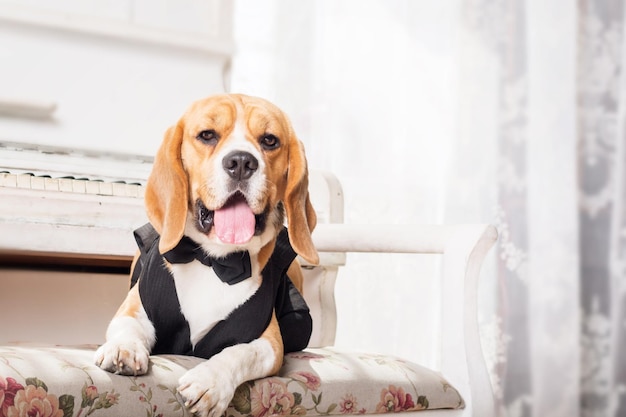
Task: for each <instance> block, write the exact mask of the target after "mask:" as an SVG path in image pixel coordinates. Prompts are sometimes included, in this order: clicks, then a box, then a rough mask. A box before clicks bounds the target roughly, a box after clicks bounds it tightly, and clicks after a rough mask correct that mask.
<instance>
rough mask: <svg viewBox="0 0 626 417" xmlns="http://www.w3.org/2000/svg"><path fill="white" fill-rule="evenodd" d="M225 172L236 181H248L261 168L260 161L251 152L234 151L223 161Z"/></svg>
mask: <svg viewBox="0 0 626 417" xmlns="http://www.w3.org/2000/svg"><path fill="white" fill-rule="evenodd" d="M222 166H223V167H224V170H225V171H226V172H227V173H228V175H230V177H231V178H232V179H235V180H238V181H240V180H247V179H248V178H250V177H251V176H252V174H254V173H255V171H256V170H257V169H258V168H259V161H258V160H257V159H256V158H255V157H254V155H252V154H251V153H249V152H242V151H234V152H231V153H229V154H228V155H226V156H225V157H224V159H223V160H222Z"/></svg>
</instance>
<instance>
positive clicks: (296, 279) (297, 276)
mask: <svg viewBox="0 0 626 417" xmlns="http://www.w3.org/2000/svg"><path fill="white" fill-rule="evenodd" d="M287 276H288V277H289V279H290V280H291V282H293V285H294V286H295V287H296V288H297V289H298V291H300V294H303V295H304V275H302V268H301V267H300V262H298V260H297V259H296V260H294V261H293V262H292V263H291V265H289V269H287Z"/></svg>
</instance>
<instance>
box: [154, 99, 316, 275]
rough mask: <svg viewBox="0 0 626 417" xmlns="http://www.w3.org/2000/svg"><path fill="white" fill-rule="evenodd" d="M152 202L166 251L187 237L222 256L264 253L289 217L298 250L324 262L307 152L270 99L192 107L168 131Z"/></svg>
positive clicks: (159, 154)
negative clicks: (317, 242) (316, 242)
mask: <svg viewBox="0 0 626 417" xmlns="http://www.w3.org/2000/svg"><path fill="white" fill-rule="evenodd" d="M145 201H146V208H147V212H148V217H149V219H150V222H151V223H152V225H153V226H154V227H155V229H156V230H157V231H158V232H159V233H160V234H161V241H160V244H159V251H160V252H161V253H165V252H167V251H168V250H170V249H172V248H173V247H175V246H176V245H177V244H178V242H179V241H180V240H181V238H182V236H183V235H187V236H189V237H191V238H192V239H193V240H195V241H196V242H198V243H200V244H201V245H202V246H203V248H204V249H205V250H207V251H208V252H210V253H211V254H212V255H214V256H223V255H226V254H228V253H231V252H235V251H240V250H248V251H250V252H251V253H258V252H259V251H260V250H261V249H262V248H263V247H264V246H266V245H267V244H268V243H270V242H272V241H273V239H274V238H275V237H276V235H277V233H278V231H279V230H280V228H281V227H282V224H283V221H284V213H285V212H286V215H287V222H288V232H289V240H290V242H291V245H292V246H293V248H294V250H295V251H296V252H297V253H298V254H299V255H301V256H302V257H303V258H304V259H306V260H307V261H309V262H312V263H317V262H318V254H317V251H316V250H315V247H314V246H313V243H312V241H311V232H312V231H313V228H314V227H315V224H316V216H315V211H314V210H313V207H312V206H311V202H310V200H309V193H308V171H307V164H306V159H305V156H304V148H303V146H302V143H301V142H300V141H299V140H298V138H297V137H296V135H295V134H294V132H293V128H292V127H291V124H290V122H289V120H288V119H287V117H286V116H285V114H284V113H283V112H282V111H281V110H280V109H278V108H277V107H276V106H274V105H273V104H271V103H269V102H268V101H266V100H263V99H260V98H256V97H248V96H244V95H220V96H213V97H209V98H207V99H204V100H200V101H197V102H195V103H194V104H192V106H191V107H190V108H189V110H188V111H187V112H186V113H185V114H184V115H183V117H182V118H181V119H180V120H179V121H178V123H177V124H176V125H175V126H172V127H171V128H169V129H168V131H167V132H166V133H165V138H164V140H163V143H162V144H161V147H160V149H159V151H158V152H157V155H156V157H155V161H154V166H153V169H152V173H151V174H150V177H149V178H148V182H147V185H146V195H145Z"/></svg>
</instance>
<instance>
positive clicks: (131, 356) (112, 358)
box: [96, 306, 156, 375]
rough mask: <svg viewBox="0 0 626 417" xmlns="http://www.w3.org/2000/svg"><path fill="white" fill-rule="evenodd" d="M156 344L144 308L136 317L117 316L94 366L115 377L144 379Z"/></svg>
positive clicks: (98, 351)
mask: <svg viewBox="0 0 626 417" xmlns="http://www.w3.org/2000/svg"><path fill="white" fill-rule="evenodd" d="M155 340H156V339H155V332H154V326H153V325H152V322H151V321H150V319H149V318H148V315H147V314H146V311H145V310H144V308H143V306H141V307H140V309H139V311H138V312H137V315H136V316H135V317H129V316H116V317H114V318H113V320H111V322H110V323H109V327H108V328H107V332H106V343H105V344H103V345H102V346H100V347H99V348H98V350H97V351H96V364H97V365H98V366H100V367H101V368H102V369H106V370H108V371H111V372H115V373H123V374H129V373H132V374H134V375H143V374H145V373H146V372H147V371H148V362H149V355H150V349H152V346H154V342H155Z"/></svg>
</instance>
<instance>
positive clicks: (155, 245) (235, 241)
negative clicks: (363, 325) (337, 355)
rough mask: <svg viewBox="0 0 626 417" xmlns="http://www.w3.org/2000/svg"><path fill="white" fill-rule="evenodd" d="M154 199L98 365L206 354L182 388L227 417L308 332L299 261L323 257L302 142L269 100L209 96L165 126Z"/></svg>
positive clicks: (148, 198) (127, 371)
mask: <svg viewBox="0 0 626 417" xmlns="http://www.w3.org/2000/svg"><path fill="white" fill-rule="evenodd" d="M145 204H146V211H147V215H148V219H149V221H150V223H149V224H148V225H146V226H144V227H142V228H140V229H138V230H137V231H135V238H136V240H137V243H138V245H139V248H140V251H139V252H138V254H137V255H136V256H135V259H134V261H133V266H132V280H131V285H132V287H131V289H130V291H129V293H128V295H127V297H126V299H125V300H124V302H123V303H122V305H121V306H120V308H119V310H118V311H117V313H116V315H115V316H114V318H113V319H112V321H111V322H110V324H109V326H108V329H107V332H106V342H105V343H104V344H103V345H102V346H101V347H100V348H99V349H98V350H97V352H96V356H95V362H96V364H97V365H98V366H100V367H101V368H103V369H105V370H107V371H110V372H115V373H120V374H124V375H141V374H145V373H146V372H148V369H149V355H150V354H159V353H174V354H188V355H194V356H199V357H204V358H206V359H207V360H206V361H204V362H202V363H200V364H199V365H197V366H196V367H194V368H192V369H190V370H189V371H187V373H185V374H184V375H183V376H182V377H181V378H180V380H179V387H178V392H179V393H180V395H181V396H182V398H183V400H184V401H185V405H186V406H187V407H188V409H189V410H190V411H191V412H192V413H195V414H197V415H201V416H212V417H217V416H221V415H222V414H223V413H224V411H225V410H226V408H227V407H228V405H229V403H230V401H231V400H232V398H233V395H234V392H235V389H236V388H237V387H238V386H239V385H240V384H242V383H244V382H245V381H249V380H252V379H257V378H262V377H265V376H269V375H272V374H275V373H276V372H277V371H278V369H279V368H280V367H281V365H282V360H283V355H284V353H285V352H287V351H293V350H301V349H303V348H304V347H306V344H307V343H308V340H309V337H310V333H311V318H310V315H309V313H308V308H307V307H306V304H305V303H304V300H303V299H302V297H301V295H300V292H301V289H302V288H301V285H302V275H301V271H300V268H299V266H298V265H297V261H296V260H295V256H296V253H297V254H299V255H300V256H302V257H303V258H304V259H306V260H307V261H308V262H311V263H312V264H317V263H318V260H319V258H318V254H317V251H316V250H315V247H314V246H313V242H312V240H311V232H312V231H313V229H314V227H315V224H316V216H315V212H314V210H313V207H312V205H311V202H310V200H309V193H308V171H307V163H306V159H305V155H304V148H303V145H302V143H301V142H300V141H299V140H298V139H297V137H296V135H295V134H294V131H293V128H292V126H291V124H290V122H289V120H288V119H287V117H286V116H285V114H284V113H283V112H282V111H281V110H280V109H278V108H277V107H276V106H275V105H273V104H271V103H269V102H268V101H266V100H263V99H260V98H256V97H249V96H245V95H235V94H227V95H218V96H212V97H209V98H206V99H203V100H199V101H197V102H195V103H193V104H192V105H191V107H190V108H189V109H188V110H187V112H186V113H185V114H184V115H183V116H182V118H181V119H180V120H179V121H178V123H177V124H176V125H175V126H173V127H171V128H169V129H168V130H167V132H166V133H165V138H164V140H163V142H162V144H161V147H160V148H159V150H158V152H157V154H156V157H155V161H154V166H153V169H152V172H151V174H150V177H149V178H148V181H147V184H146V190H145ZM285 216H286V219H285ZM285 220H287V224H288V225H287V227H285V226H283V225H284V222H285Z"/></svg>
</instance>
